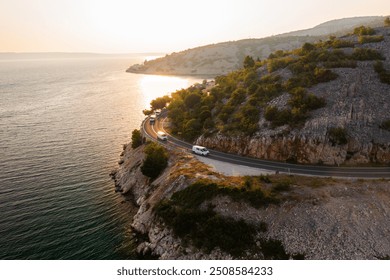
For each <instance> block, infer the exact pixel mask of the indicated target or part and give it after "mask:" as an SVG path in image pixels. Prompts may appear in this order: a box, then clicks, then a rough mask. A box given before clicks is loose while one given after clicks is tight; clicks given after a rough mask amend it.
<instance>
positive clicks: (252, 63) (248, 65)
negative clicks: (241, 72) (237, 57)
mask: <svg viewBox="0 0 390 280" xmlns="http://www.w3.org/2000/svg"><path fill="white" fill-rule="evenodd" d="M253 66H255V61H254V60H253V58H252V57H251V56H249V55H247V56H246V57H245V59H244V68H252V67H253Z"/></svg>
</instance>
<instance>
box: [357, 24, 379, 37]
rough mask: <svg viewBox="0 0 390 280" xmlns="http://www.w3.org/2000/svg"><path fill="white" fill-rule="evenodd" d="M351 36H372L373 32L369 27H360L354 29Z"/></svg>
mask: <svg viewBox="0 0 390 280" xmlns="http://www.w3.org/2000/svg"><path fill="white" fill-rule="evenodd" d="M353 34H355V35H358V36H362V35H374V34H375V30H374V29H373V28H371V27H366V26H360V27H356V28H355V29H354V31H353Z"/></svg>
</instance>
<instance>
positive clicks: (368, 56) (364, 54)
mask: <svg viewBox="0 0 390 280" xmlns="http://www.w3.org/2000/svg"><path fill="white" fill-rule="evenodd" d="M352 58H353V59H355V60H362V61H363V60H384V58H383V56H382V54H381V53H380V52H378V51H376V50H373V49H363V48H356V49H354V51H353V53H352Z"/></svg>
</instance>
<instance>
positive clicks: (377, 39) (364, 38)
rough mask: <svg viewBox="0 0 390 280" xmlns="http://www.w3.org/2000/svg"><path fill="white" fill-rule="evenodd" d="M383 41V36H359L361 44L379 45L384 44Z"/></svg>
mask: <svg viewBox="0 0 390 280" xmlns="http://www.w3.org/2000/svg"><path fill="white" fill-rule="evenodd" d="M383 40H384V37H383V36H359V43H360V44H366V43H377V42H382V41H383Z"/></svg>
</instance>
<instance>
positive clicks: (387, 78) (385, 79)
mask: <svg viewBox="0 0 390 280" xmlns="http://www.w3.org/2000/svg"><path fill="white" fill-rule="evenodd" d="M374 69H375V71H376V72H377V73H378V75H379V79H380V80H381V82H382V83H385V84H390V72H388V71H387V70H386V69H385V67H384V66H383V63H382V61H377V62H376V63H375V64H374Z"/></svg>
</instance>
